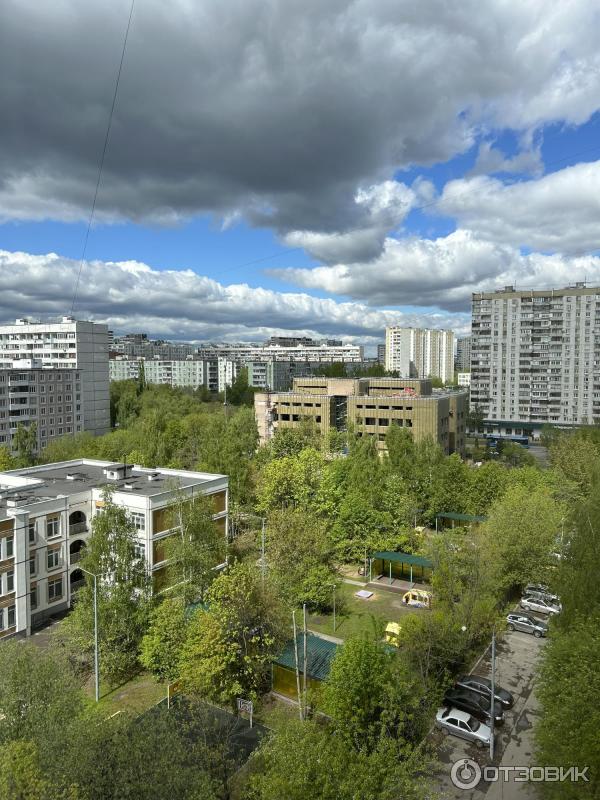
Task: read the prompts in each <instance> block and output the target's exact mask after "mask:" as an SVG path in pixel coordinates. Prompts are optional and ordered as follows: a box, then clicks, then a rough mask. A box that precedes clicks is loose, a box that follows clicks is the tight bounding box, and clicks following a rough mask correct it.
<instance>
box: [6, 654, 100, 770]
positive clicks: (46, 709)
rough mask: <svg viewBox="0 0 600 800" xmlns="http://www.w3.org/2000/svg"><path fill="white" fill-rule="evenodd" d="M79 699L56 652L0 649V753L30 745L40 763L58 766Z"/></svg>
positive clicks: (67, 668)
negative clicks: (11, 746) (14, 744)
mask: <svg viewBox="0 0 600 800" xmlns="http://www.w3.org/2000/svg"><path fill="white" fill-rule="evenodd" d="M84 710H85V699H84V695H83V693H82V691H81V689H80V688H79V686H78V685H77V682H76V680H75V676H74V673H73V670H72V669H71V667H70V665H69V663H68V662H67V661H66V659H65V657H64V655H63V654H62V653H60V652H57V651H55V650H54V649H51V650H42V649H41V648H39V647H36V646H35V645H33V644H30V643H25V642H17V641H9V642H3V643H2V646H1V647H0V743H2V747H0V752H1V751H3V746H4V744H5V743H7V742H17V741H21V742H27V741H34V742H35V743H36V746H37V750H38V753H39V756H40V757H41V758H42V759H43V761H44V763H52V762H55V761H58V760H60V758H61V754H62V751H63V749H64V747H65V743H66V742H67V741H68V740H69V735H70V731H71V730H72V727H71V723H72V721H73V720H75V719H77V718H78V717H80V716H81V715H83V713H84Z"/></svg>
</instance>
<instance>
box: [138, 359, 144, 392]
mask: <svg viewBox="0 0 600 800" xmlns="http://www.w3.org/2000/svg"><path fill="white" fill-rule="evenodd" d="M145 391H146V367H145V366H144V362H143V361H140V362H139V367H138V377H137V387H136V392H137V395H138V397H139V395H141V394H143V393H144V392H145Z"/></svg>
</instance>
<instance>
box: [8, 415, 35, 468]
mask: <svg viewBox="0 0 600 800" xmlns="http://www.w3.org/2000/svg"><path fill="white" fill-rule="evenodd" d="M13 447H14V449H15V450H16V451H17V463H18V466H20V467H30V466H31V465H32V464H33V462H34V459H35V453H36V451H37V424H36V423H35V422H33V423H32V424H31V425H24V424H23V423H22V422H19V424H18V425H17V430H16V432H15V435H14V437H13Z"/></svg>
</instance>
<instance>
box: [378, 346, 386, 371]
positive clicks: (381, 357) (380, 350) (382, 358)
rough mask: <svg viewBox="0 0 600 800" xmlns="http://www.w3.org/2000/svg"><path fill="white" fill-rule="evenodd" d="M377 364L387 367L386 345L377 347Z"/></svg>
mask: <svg viewBox="0 0 600 800" xmlns="http://www.w3.org/2000/svg"><path fill="white" fill-rule="evenodd" d="M377 362H378V363H379V364H382V365H383V366H385V344H378V345H377Z"/></svg>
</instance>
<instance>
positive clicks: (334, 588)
mask: <svg viewBox="0 0 600 800" xmlns="http://www.w3.org/2000/svg"><path fill="white" fill-rule="evenodd" d="M329 585H330V586H331V587H332V588H333V632H334V633H335V590H336V588H337V584H335V583H330V584H329Z"/></svg>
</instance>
